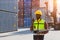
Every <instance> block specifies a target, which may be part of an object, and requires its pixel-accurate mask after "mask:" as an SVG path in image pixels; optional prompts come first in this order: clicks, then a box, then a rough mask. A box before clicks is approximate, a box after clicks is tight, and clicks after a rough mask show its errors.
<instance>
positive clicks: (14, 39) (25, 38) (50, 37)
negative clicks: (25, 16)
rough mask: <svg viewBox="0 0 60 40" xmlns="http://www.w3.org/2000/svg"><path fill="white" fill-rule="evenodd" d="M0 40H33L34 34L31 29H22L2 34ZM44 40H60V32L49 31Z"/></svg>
mask: <svg viewBox="0 0 60 40" xmlns="http://www.w3.org/2000/svg"><path fill="white" fill-rule="evenodd" d="M0 40H33V33H32V32H31V31H30V30H29V28H21V29H18V31H14V32H8V33H0ZM44 40H60V31H49V33H47V34H46V35H45V37H44Z"/></svg>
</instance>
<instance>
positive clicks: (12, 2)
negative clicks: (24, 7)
mask: <svg viewBox="0 0 60 40" xmlns="http://www.w3.org/2000/svg"><path fill="white" fill-rule="evenodd" d="M17 6H18V5H17V0H0V10H7V11H10V12H17V11H18V8H17Z"/></svg>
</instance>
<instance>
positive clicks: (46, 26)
mask: <svg viewBox="0 0 60 40" xmlns="http://www.w3.org/2000/svg"><path fill="white" fill-rule="evenodd" d="M45 29H46V30H47V31H45V32H44V33H45V34H46V33H48V31H49V30H48V23H46V22H45Z"/></svg>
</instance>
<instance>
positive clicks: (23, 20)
mask: <svg viewBox="0 0 60 40" xmlns="http://www.w3.org/2000/svg"><path fill="white" fill-rule="evenodd" d="M39 6H40V1H39V0H19V2H18V9H19V12H18V18H19V19H18V20H19V21H18V26H19V27H21V26H23V27H30V26H31V21H32V8H33V9H35V8H39ZM20 10H23V11H20Z"/></svg>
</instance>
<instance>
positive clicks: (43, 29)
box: [30, 10, 48, 40]
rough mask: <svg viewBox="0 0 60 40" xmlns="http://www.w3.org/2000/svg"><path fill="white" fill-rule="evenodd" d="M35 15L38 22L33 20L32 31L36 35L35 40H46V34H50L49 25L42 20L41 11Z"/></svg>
mask: <svg viewBox="0 0 60 40" xmlns="http://www.w3.org/2000/svg"><path fill="white" fill-rule="evenodd" d="M34 14H35V15H36V20H34V19H33V20H32V25H31V27H30V30H31V31H33V32H34V33H35V34H36V35H35V34H34V35H33V39H34V40H44V34H46V33H48V30H47V29H48V24H47V23H46V22H45V20H44V19H42V18H41V16H42V12H41V10H36V11H35V13H34Z"/></svg>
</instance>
